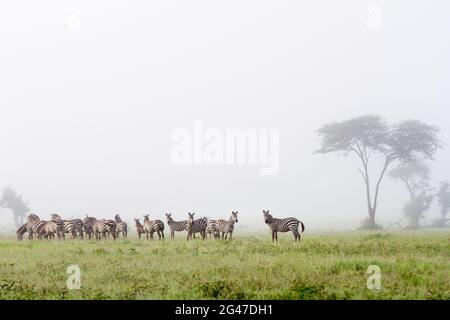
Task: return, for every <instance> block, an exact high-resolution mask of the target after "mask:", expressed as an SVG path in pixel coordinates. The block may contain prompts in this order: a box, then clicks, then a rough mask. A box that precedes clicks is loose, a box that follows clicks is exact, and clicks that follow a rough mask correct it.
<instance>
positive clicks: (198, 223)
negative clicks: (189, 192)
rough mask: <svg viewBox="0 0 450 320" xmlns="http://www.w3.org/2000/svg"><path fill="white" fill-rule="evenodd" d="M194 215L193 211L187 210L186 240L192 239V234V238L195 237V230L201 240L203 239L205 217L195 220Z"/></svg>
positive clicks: (204, 235)
mask: <svg viewBox="0 0 450 320" xmlns="http://www.w3.org/2000/svg"><path fill="white" fill-rule="evenodd" d="M194 215H195V212H193V213H190V212H188V216H189V217H188V220H187V231H188V236H187V240H189V239H191V240H192V236H194V239H195V234H196V233H197V232H199V233H200V235H201V237H202V240H205V238H206V226H207V222H206V219H205V218H199V219H197V220H194Z"/></svg>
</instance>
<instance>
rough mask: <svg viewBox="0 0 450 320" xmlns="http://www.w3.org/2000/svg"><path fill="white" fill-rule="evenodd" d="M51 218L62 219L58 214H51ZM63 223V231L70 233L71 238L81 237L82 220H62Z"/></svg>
mask: <svg viewBox="0 0 450 320" xmlns="http://www.w3.org/2000/svg"><path fill="white" fill-rule="evenodd" d="M52 219H53V220H62V219H61V216H60V215H58V214H52ZM62 221H63V223H64V233H70V235H71V237H70V238H71V239H72V240H73V239H76V238H80V239H83V221H81V220H80V219H71V220H62Z"/></svg>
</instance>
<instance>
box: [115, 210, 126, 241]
mask: <svg viewBox="0 0 450 320" xmlns="http://www.w3.org/2000/svg"><path fill="white" fill-rule="evenodd" d="M114 218H115V219H116V224H117V226H116V233H117V238H118V237H119V234H120V233H122V236H123V237H124V238H125V239H126V238H127V235H128V227H127V224H126V223H125V222H123V221H122V219H120V217H119V215H118V214H116V216H115V217H114Z"/></svg>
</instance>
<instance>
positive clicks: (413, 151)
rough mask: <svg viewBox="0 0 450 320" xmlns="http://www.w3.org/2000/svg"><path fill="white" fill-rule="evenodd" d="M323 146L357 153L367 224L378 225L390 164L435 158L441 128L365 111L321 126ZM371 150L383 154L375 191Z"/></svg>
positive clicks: (325, 149)
mask: <svg viewBox="0 0 450 320" xmlns="http://www.w3.org/2000/svg"><path fill="white" fill-rule="evenodd" d="M318 134H319V136H320V138H321V148H320V149H319V150H317V151H316V153H338V154H340V155H343V156H347V155H349V154H355V155H356V156H357V157H358V158H359V159H360V161H361V165H362V167H360V168H359V171H360V173H361V176H362V178H363V181H364V184H365V189H366V200H367V210H368V214H369V217H368V220H367V227H368V228H375V227H376V224H375V215H376V211H377V208H378V198H379V193H380V186H381V182H382V180H383V178H384V176H385V174H386V171H387V170H388V168H389V167H390V166H391V165H392V164H393V163H395V162H414V161H419V160H425V159H433V155H434V154H435V153H436V151H437V150H438V149H439V148H440V147H441V144H440V141H439V139H438V137H437V134H438V129H437V128H436V127H434V126H430V125H427V124H424V123H423V122H421V121H417V120H407V121H402V122H399V123H397V124H395V125H388V124H387V123H386V121H385V120H384V119H383V118H381V117H380V116H376V115H366V116H361V117H358V118H354V119H350V120H346V121H342V122H334V123H330V124H326V125H324V126H323V127H322V128H320V129H319V130H318ZM372 154H378V155H381V157H382V159H383V160H382V161H383V163H382V168H381V172H380V173H379V174H378V175H377V177H376V179H375V191H374V192H373V191H372V183H371V181H372V180H371V175H370V173H369V163H370V160H371V155H372Z"/></svg>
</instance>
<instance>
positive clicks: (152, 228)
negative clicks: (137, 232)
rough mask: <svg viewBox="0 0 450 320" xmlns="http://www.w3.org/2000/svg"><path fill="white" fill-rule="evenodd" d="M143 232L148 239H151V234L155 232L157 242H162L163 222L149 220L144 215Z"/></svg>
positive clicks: (147, 216)
mask: <svg viewBox="0 0 450 320" xmlns="http://www.w3.org/2000/svg"><path fill="white" fill-rule="evenodd" d="M144 231H145V234H146V236H147V240H148V236H149V235H150V239H153V233H154V232H156V233H157V234H158V238H159V240H161V237H162V240H164V222H162V221H161V220H150V218H149V215H148V214H146V215H144Z"/></svg>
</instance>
